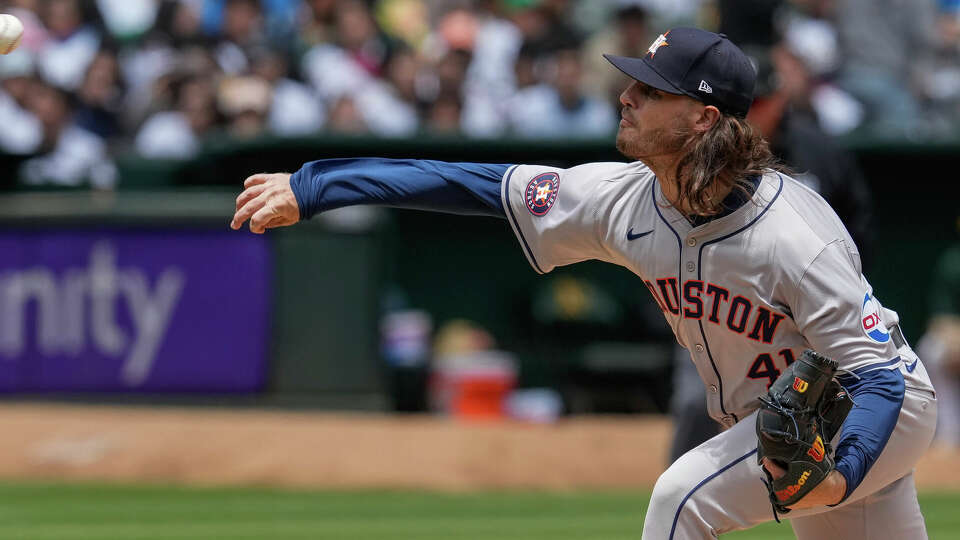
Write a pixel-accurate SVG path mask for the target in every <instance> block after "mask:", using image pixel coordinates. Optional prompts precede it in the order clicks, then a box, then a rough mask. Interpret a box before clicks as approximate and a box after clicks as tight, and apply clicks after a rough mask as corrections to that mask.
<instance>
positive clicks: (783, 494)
mask: <svg viewBox="0 0 960 540" xmlns="http://www.w3.org/2000/svg"><path fill="white" fill-rule="evenodd" d="M807 478H810V471H804V473H803V474H801V475H800V479H799V480H797V483H796V484H794V485H792V486H787V487H786V488H784V489H782V490H780V491H778V492H777V498H778V499H780V500H781V501H785V500H787V499H789V498H790V497H793V496H794V495H795V494H796V493H797V492H798V491H800V488H802V487H803V485H804V484H806V483H807Z"/></svg>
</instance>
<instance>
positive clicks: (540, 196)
mask: <svg viewBox="0 0 960 540" xmlns="http://www.w3.org/2000/svg"><path fill="white" fill-rule="evenodd" d="M559 191H560V175H558V174H557V173H555V172H547V173H543V174H538V175H537V176H534V177H533V180H530V183H529V184H527V189H526V192H525V193H524V196H523V200H524V201H525V202H526V204H527V210H530V213H531V214H533V215H535V216H537V217H541V216H545V215H547V212H549V211H550V209H551V208H553V203H555V202H557V193H558V192H559Z"/></svg>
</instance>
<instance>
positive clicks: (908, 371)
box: [903, 360, 919, 373]
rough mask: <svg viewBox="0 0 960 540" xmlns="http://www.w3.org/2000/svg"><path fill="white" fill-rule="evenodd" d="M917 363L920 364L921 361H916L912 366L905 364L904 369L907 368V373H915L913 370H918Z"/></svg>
mask: <svg viewBox="0 0 960 540" xmlns="http://www.w3.org/2000/svg"><path fill="white" fill-rule="evenodd" d="M917 362H919V360H914V361H913V363H912V364H908V363H906V362H904V363H903V367H905V368H907V373H913V370H915V369H917Z"/></svg>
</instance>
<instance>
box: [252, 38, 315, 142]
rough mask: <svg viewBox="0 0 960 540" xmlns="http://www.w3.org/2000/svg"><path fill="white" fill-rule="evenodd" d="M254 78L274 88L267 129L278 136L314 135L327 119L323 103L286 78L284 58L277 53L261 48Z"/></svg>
mask: <svg viewBox="0 0 960 540" xmlns="http://www.w3.org/2000/svg"><path fill="white" fill-rule="evenodd" d="M252 59H253V69H252V72H253V74H254V75H256V76H258V77H260V78H262V79H263V80H265V81H267V82H269V83H270V84H271V85H272V86H273V92H272V95H273V97H272V101H271V104H270V115H269V117H268V119H267V126H268V127H269V129H270V131H271V132H273V133H275V134H277V135H281V136H285V137H289V136H297V135H307V134H311V133H316V132H318V131H320V130H321V129H323V123H324V122H325V120H326V111H325V109H324V104H323V102H322V100H321V99H320V96H319V95H318V94H317V92H316V91H315V90H314V89H312V88H311V87H310V86H308V85H306V84H303V83H301V82H298V81H295V80H293V79H291V78H289V77H288V65H287V60H286V58H285V57H284V56H283V55H282V54H279V53H278V52H276V51H272V50H269V49H264V50H261V51H258V52H257V53H255V54H254V55H253V58H252Z"/></svg>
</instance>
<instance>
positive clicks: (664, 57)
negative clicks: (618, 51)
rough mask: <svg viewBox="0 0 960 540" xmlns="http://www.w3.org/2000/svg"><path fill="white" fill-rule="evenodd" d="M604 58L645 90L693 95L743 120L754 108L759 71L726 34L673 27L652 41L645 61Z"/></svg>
mask: <svg viewBox="0 0 960 540" xmlns="http://www.w3.org/2000/svg"><path fill="white" fill-rule="evenodd" d="M603 56H604V57H605V58H606V59H607V60H609V61H610V63H612V64H613V65H614V66H616V67H617V69H619V70H620V71H622V72H624V73H626V74H627V75H629V76H630V77H633V78H634V79H636V80H638V81H640V82H642V83H644V84H646V85H647V86H652V87H653V88H656V89H658V90H661V91H663V92H666V93H668V94H678V95H685V96H689V97H691V98H693V99H695V100H697V101H700V102H702V103H705V104H707V105H713V106H714V107H716V108H717V109H720V111H722V112H724V113H727V114H731V115H734V116H738V117H741V118H743V117H744V116H746V115H747V111H748V110H749V109H750V105H751V103H753V89H754V86H755V84H756V80H757V72H756V69H754V67H753V64H752V63H751V62H750V59H749V58H748V57H747V55H745V54H743V51H741V50H740V49H739V48H737V46H736V45H734V44H733V43H732V42H730V40H729V39H727V37H726V36H724V35H722V34H715V33H713V32H708V31H706V30H700V29H699V28H673V29H671V30H670V31H669V32H664V33H663V34H662V35H660V36H659V37H658V38H657V39H656V40H654V42H653V44H652V45H650V48H649V49H648V50H647V54H646V55H644V56H643V58H629V57H626V56H613V55H609V54H605V55H603ZM707 81H710V82H707Z"/></svg>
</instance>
